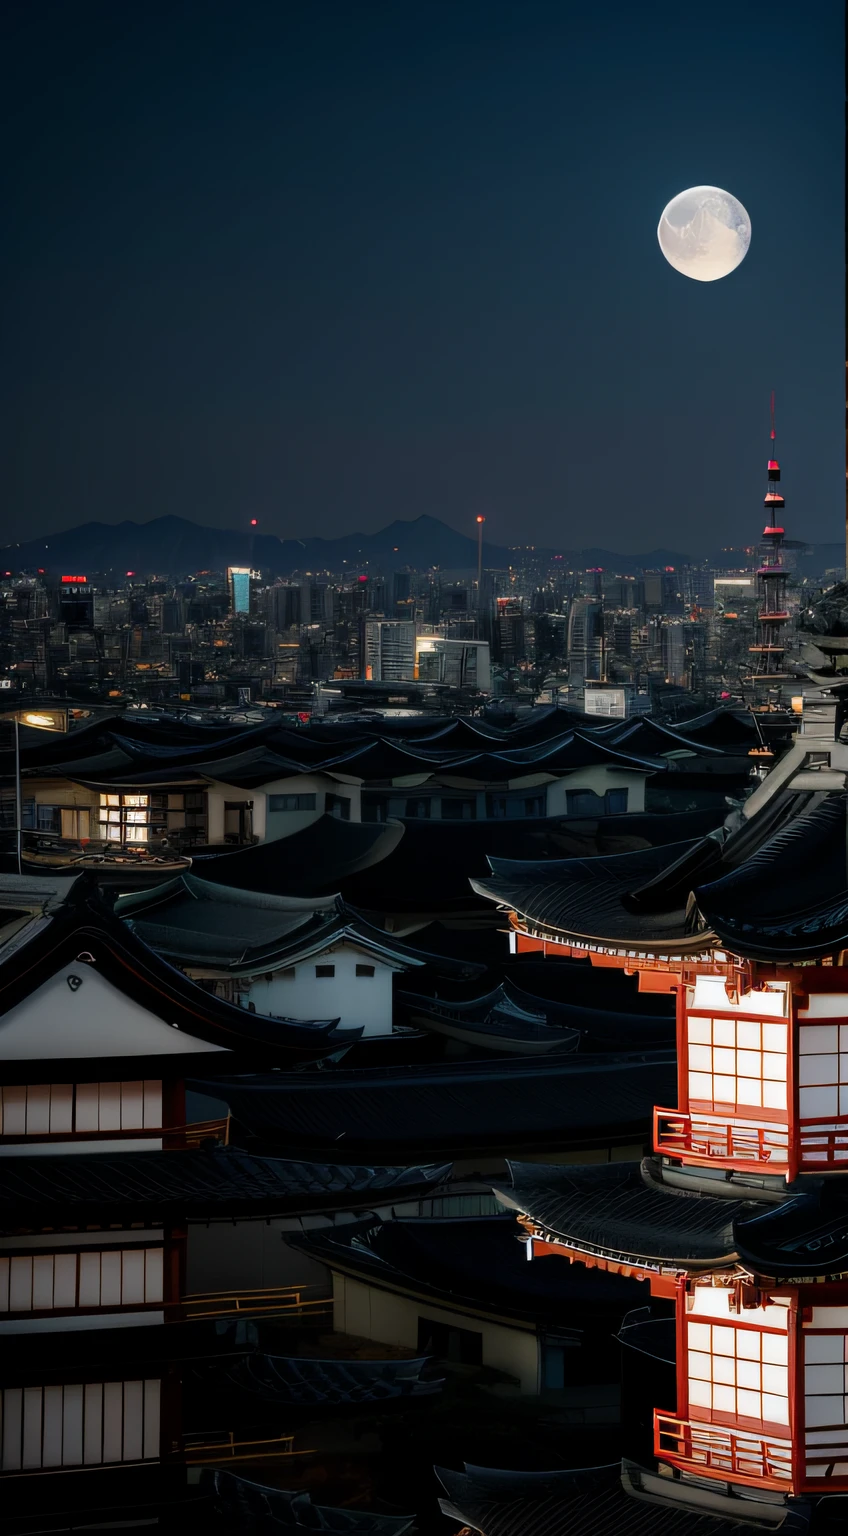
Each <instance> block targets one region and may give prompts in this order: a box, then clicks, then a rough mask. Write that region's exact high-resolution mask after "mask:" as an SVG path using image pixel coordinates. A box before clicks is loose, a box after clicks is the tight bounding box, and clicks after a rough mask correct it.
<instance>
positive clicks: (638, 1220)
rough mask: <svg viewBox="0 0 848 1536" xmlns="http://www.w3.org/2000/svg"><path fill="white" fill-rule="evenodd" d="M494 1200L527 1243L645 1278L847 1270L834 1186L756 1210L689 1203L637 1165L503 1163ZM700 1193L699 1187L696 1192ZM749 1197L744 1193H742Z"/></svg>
mask: <svg viewBox="0 0 848 1536" xmlns="http://www.w3.org/2000/svg"><path fill="white" fill-rule="evenodd" d="M509 1171H510V1179H509V1181H508V1182H503V1183H502V1182H496V1183H493V1188H494V1190H495V1193H496V1194H497V1196H498V1199H499V1200H500V1201H501V1202H502V1203H503V1204H504V1205H505V1206H508V1207H510V1208H512V1209H513V1210H515V1211H517V1212H518V1213H519V1214H521V1215H522V1216H524V1217H525V1218H526V1219H527V1220H528V1222H529V1223H530V1225H531V1227H532V1229H533V1231H534V1232H536V1233H537V1235H539V1236H541V1237H543V1238H546V1239H547V1240H549V1241H551V1242H553V1243H554V1244H561V1245H562V1246H563V1247H565V1248H567V1249H569V1251H571V1252H575V1251H576V1252H579V1253H582V1254H585V1255H586V1256H587V1258H589V1259H591V1258H595V1259H602V1260H606V1261H608V1262H610V1263H613V1264H622V1265H626V1266H628V1267H633V1268H634V1269H638V1270H640V1271H643V1272H644V1273H646V1274H650V1273H671V1272H677V1271H684V1270H688V1271H691V1272H693V1273H700V1272H702V1271H708V1270H710V1269H715V1268H718V1267H719V1266H722V1265H723V1266H728V1265H733V1264H738V1265H740V1266H741V1267H742V1268H743V1269H747V1270H748V1271H750V1272H751V1273H753V1274H754V1275H757V1276H762V1277H765V1278H768V1279H771V1280H775V1279H786V1278H793V1279H795V1280H798V1281H800V1280H802V1279H803V1278H804V1277H807V1278H821V1277H829V1276H834V1275H842V1274H843V1273H845V1272H846V1271H848V1189H846V1188H845V1187H844V1185H845V1181H844V1180H834V1181H833V1182H832V1183H829V1184H828V1183H825V1185H824V1187H823V1188H818V1189H817V1188H813V1189H810V1190H809V1191H808V1192H805V1193H803V1194H800V1195H792V1194H789V1193H787V1194H786V1196H785V1197H784V1198H783V1199H780V1196H779V1194H778V1193H775V1203H773V1204H769V1205H766V1206H764V1205H763V1204H761V1203H758V1202H757V1201H756V1199H751V1200H745V1199H734V1198H732V1197H731V1194H730V1190H729V1188H728V1187H727V1186H725V1192H724V1193H722V1194H717V1195H716V1196H711V1195H707V1194H704V1193H703V1192H701V1190H693V1192H692V1193H691V1194H690V1193H689V1192H688V1191H686V1190H683V1189H682V1188H680V1187H677V1186H671V1185H664V1184H663V1183H662V1178H661V1169H660V1168H659V1166H658V1165H656V1164H654V1163H653V1162H652V1160H650V1159H649V1160H646V1161H645V1162H644V1163H642V1164H639V1163H609V1164H605V1165H591V1166H589V1167H574V1166H563V1165H560V1164H547V1165H543V1164H539V1163H513V1162H510V1164H509ZM701 1189H702V1187H701ZM752 1193H753V1192H752Z"/></svg>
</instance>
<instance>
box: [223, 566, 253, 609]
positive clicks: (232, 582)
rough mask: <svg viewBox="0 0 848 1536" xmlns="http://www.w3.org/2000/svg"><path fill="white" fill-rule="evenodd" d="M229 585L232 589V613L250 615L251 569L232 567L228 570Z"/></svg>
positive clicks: (247, 567)
mask: <svg viewBox="0 0 848 1536" xmlns="http://www.w3.org/2000/svg"><path fill="white" fill-rule="evenodd" d="M227 584H228V586H229V589H230V612H231V613H250V567H249V566H247V565H231V566H229V567H228V568H227Z"/></svg>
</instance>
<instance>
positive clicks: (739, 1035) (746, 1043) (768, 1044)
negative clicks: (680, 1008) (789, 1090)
mask: <svg viewBox="0 0 848 1536" xmlns="http://www.w3.org/2000/svg"><path fill="white" fill-rule="evenodd" d="M687 1031H688V1042H689V1102H690V1105H691V1104H692V1103H696V1104H700V1105H704V1106H706V1107H709V1108H711V1109H713V1108H715V1107H716V1106H717V1105H721V1106H723V1107H732V1108H734V1109H735V1108H736V1107H737V1106H738V1107H739V1108H740V1109H748V1110H751V1109H773V1110H785V1109H786V1107H787V1106H786V1024H785V1023H781V1022H777V1021H775V1020H772V1019H763V1020H759V1019H735V1018H723V1019H715V1018H714V1019H708V1018H700V1017H698V1016H697V1015H694V1014H690V1015H689V1018H688V1021H687Z"/></svg>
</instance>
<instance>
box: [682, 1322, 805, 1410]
mask: <svg viewBox="0 0 848 1536" xmlns="http://www.w3.org/2000/svg"><path fill="white" fill-rule="evenodd" d="M687 1343H688V1356H687V1358H688V1369H687V1375H688V1380H689V1410H690V1413H691V1414H692V1416H693V1417H695V1418H709V1417H710V1416H711V1415H712V1414H722V1415H728V1416H730V1417H731V1418H732V1419H734V1420H742V1419H744V1420H753V1421H755V1423H756V1424H757V1425H766V1424H779V1425H788V1424H789V1369H788V1362H789V1340H788V1336H787V1335H786V1334H785V1333H767V1332H766V1331H765V1330H764V1329H761V1328H751V1327H745V1326H744V1325H743V1324H739V1323H728V1324H722V1323H708V1322H696V1321H694V1320H690V1321H689V1322H688V1324H687Z"/></svg>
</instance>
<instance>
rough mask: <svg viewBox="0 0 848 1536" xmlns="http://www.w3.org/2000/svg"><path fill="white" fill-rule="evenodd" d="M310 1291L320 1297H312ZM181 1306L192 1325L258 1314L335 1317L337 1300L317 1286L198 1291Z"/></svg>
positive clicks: (182, 1301)
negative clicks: (203, 1319) (205, 1320)
mask: <svg viewBox="0 0 848 1536" xmlns="http://www.w3.org/2000/svg"><path fill="white" fill-rule="evenodd" d="M307 1291H317V1292H318V1293H319V1294H317V1295H314V1296H308V1295H307V1294H306V1292H307ZM177 1306H178V1307H179V1311H180V1314H181V1316H182V1317H183V1318H185V1319H186V1320H187V1321H189V1322H196V1321H198V1320H199V1319H200V1318H205V1317H247V1316H252V1315H254V1314H255V1313H257V1312H273V1313H275V1314H277V1315H278V1316H297V1317H303V1318H306V1319H310V1318H313V1317H314V1318H321V1317H331V1316H332V1313H333V1298H332V1295H331V1294H330V1292H329V1291H326V1290H324V1289H323V1288H322V1287H321V1286H317V1285H316V1286H311V1285H280V1286H271V1287H269V1286H266V1287H264V1288H263V1289H261V1290H256V1291H235V1290H230V1291H196V1292H193V1293H191V1294H190V1295H188V1296H184V1297H183V1298H182V1300H181V1301H180V1302H179V1303H177Z"/></svg>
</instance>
